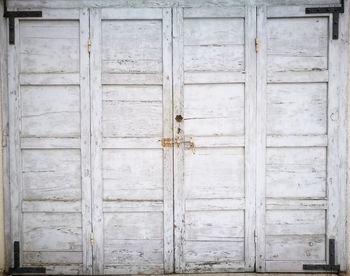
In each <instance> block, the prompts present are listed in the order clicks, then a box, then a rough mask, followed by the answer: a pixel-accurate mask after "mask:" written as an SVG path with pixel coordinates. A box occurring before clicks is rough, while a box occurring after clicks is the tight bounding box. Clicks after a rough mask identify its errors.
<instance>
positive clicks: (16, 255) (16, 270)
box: [9, 241, 46, 275]
mask: <svg viewBox="0 0 350 276" xmlns="http://www.w3.org/2000/svg"><path fill="white" fill-rule="evenodd" d="M13 260H14V261H13V263H14V267H11V268H10V269H9V275H13V274H14V275H16V274H20V275H22V274H45V273H46V268H45V267H29V266H28V267H27V266H25V267H21V264H20V252H19V242H18V241H15V242H14V243H13Z"/></svg>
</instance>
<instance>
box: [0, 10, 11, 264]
mask: <svg viewBox="0 0 350 276" xmlns="http://www.w3.org/2000/svg"><path fill="white" fill-rule="evenodd" d="M3 11H4V5H1V4H0V13H3ZM6 23H7V20H6V18H3V19H0V36H1V37H2V38H3V39H2V40H1V42H0V49H1V50H0V93H1V111H2V112H1V130H2V139H1V142H2V148H1V149H2V160H1V161H2V184H3V195H4V196H3V208H4V212H3V214H4V219H3V229H4V237H5V242H4V246H5V247H4V253H5V256H4V257H5V258H4V264H3V266H4V269H5V270H6V271H7V270H8V268H9V267H10V265H11V260H12V255H11V248H12V246H11V245H10V241H11V196H10V194H11V193H10V174H9V168H10V154H9V153H10V152H9V110H8V107H9V93H8V73H9V71H8V64H7V62H8V43H7V40H8V39H7V30H8V28H7V24H6Z"/></svg>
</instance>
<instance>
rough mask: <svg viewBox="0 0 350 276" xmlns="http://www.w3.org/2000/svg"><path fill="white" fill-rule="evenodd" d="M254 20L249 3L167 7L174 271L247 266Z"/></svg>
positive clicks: (250, 252)
mask: <svg viewBox="0 0 350 276" xmlns="http://www.w3.org/2000/svg"><path fill="white" fill-rule="evenodd" d="M242 10H243V11H244V13H243V14H242V13H241V11H242ZM186 13H187V16H188V17H186ZM221 14H223V16H222V17H221ZM229 16H230V17H229ZM255 20H256V16H255V8H251V9H248V8H242V7H240V8H238V9H237V10H235V9H234V8H232V9H228V10H227V11H225V12H223V13H222V10H221V9H220V8H219V9H215V8H212V9H210V10H206V9H188V12H187V9H184V10H183V9H182V8H178V9H175V10H174V23H173V33H174V43H173V44H174V57H173V61H174V76H176V78H174V86H173V87H174V92H173V93H174V116H176V115H181V116H183V117H184V120H183V121H181V122H178V121H176V120H175V121H174V135H175V137H179V139H180V141H182V143H181V144H180V146H179V147H177V146H175V147H174V149H175V159H174V162H175V171H174V176H175V182H174V185H175V193H174V199H175V272H178V273H184V272H187V273H189V272H202V273H203V272H230V271H243V270H245V271H252V270H253V269H254V256H255V246H254V225H255V219H254V213H255V208H254V205H255V193H254V181H255V180H254V177H255V165H254V162H255V151H254V144H255V140H254V139H255V120H256V118H255V116H254V114H255V97H256V94H255V91H256V84H255V66H256V64H255V26H256V22H255ZM206 78H207V79H206ZM190 139H192V141H193V142H194V144H195V147H196V149H195V153H194V152H192V150H191V148H190V144H189V141H190ZM197 141H198V142H197ZM238 202H239V203H238ZM196 208H198V209H196ZM237 240H238V242H237ZM233 241H234V242H233ZM236 242H237V243H236ZM229 248H230V249H229Z"/></svg>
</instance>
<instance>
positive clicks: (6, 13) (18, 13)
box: [3, 0, 43, 45]
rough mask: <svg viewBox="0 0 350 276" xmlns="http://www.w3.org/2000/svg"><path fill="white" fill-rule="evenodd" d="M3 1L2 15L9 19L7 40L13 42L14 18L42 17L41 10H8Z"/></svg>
mask: <svg viewBox="0 0 350 276" xmlns="http://www.w3.org/2000/svg"><path fill="white" fill-rule="evenodd" d="M3 1H4V17H5V18H8V19H9V42H10V44H11V45H12V44H15V18H16V17H42V16H43V14H42V11H8V10H7V3H6V0H3Z"/></svg>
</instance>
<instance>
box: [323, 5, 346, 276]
mask: <svg viewBox="0 0 350 276" xmlns="http://www.w3.org/2000/svg"><path fill="white" fill-rule="evenodd" d="M345 9H346V12H345V14H344V15H345V16H341V19H340V20H341V21H340V22H339V24H348V25H349V23H348V16H349V15H348V11H349V5H348V4H347V6H346V7H345ZM331 22H332V20H330V23H329V28H330V27H331ZM348 25H346V26H345V25H344V26H339V39H338V40H332V39H331V35H330V38H329V60H330V61H332V62H330V63H329V71H330V75H329V82H328V136H329V139H328V141H329V144H328V148H327V149H328V156H327V196H328V212H327V215H328V220H327V238H335V240H336V261H337V263H340V264H341V267H342V269H345V263H346V262H345V260H346V257H345V249H346V248H345V245H344V244H345V221H344V220H345V211H344V209H345V206H344V205H343V204H341V203H342V202H343V203H344V204H345V194H344V193H345V190H346V167H347V159H346V157H345V153H344V152H346V139H347V138H346V137H347V132H346V126H347V123H346V121H347V119H346V118H347V116H346V114H347V112H346V110H347V104H346V103H347V90H346V88H347V85H346V84H347V81H346V80H347V74H346V72H347V71H346V68H347V62H346V61H345V59H347V53H348V50H347V49H346V47H347V45H348V39H349V37H348V28H347V27H348ZM328 259H329V256H328Z"/></svg>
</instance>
